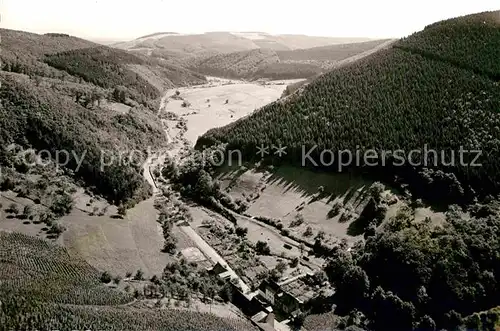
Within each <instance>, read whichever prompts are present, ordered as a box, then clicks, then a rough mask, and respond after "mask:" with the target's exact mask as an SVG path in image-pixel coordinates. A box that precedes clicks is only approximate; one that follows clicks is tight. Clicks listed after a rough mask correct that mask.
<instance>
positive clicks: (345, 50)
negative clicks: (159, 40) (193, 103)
mask: <svg viewBox="0 0 500 331" xmlns="http://www.w3.org/2000/svg"><path fill="white" fill-rule="evenodd" d="M389 41H390V40H374V41H368V42H362V43H354V44H341V45H330V46H322V47H315V48H308V49H297V50H289V51H275V50H270V49H253V50H249V51H241V52H234V53H228V54H217V55H207V56H199V57H191V58H185V59H184V62H182V61H180V62H178V63H179V64H180V65H182V66H184V67H186V68H188V69H190V70H193V71H198V72H200V73H203V74H206V75H210V76H218V77H226V78H236V79H251V80H252V79H259V78H268V79H298V78H309V77H313V76H315V75H318V74H320V73H322V72H325V71H327V70H329V69H331V68H333V67H335V66H336V65H338V64H339V63H340V62H341V61H343V60H345V59H348V58H350V57H354V56H356V55H359V54H362V53H364V52H368V51H370V50H373V49H376V48H378V47H381V46H383V45H385V44H386V43H387V42H389Z"/></svg>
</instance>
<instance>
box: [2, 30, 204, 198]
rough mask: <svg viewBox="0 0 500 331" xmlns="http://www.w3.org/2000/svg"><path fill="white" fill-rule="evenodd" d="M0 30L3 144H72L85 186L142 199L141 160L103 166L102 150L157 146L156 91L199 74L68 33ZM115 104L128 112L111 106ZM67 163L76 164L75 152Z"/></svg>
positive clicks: (56, 147) (68, 147)
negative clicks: (0, 39) (45, 33)
mask: <svg viewBox="0 0 500 331" xmlns="http://www.w3.org/2000/svg"><path fill="white" fill-rule="evenodd" d="M0 32H1V35H2V52H1V53H0V60H1V69H2V70H1V71H0V79H1V82H2V84H1V88H0V95H1V99H2V104H1V105H0V146H1V148H2V149H4V148H6V147H7V146H8V145H9V144H11V143H16V144H19V145H21V146H22V147H24V148H35V149H37V150H43V149H46V150H48V151H50V152H51V153H52V156H54V153H56V151H61V150H64V151H68V152H69V153H72V151H74V153H75V154H76V155H77V157H78V158H82V157H83V163H82V165H81V167H80V168H78V171H76V173H75V175H76V177H77V178H81V179H84V180H85V184H86V185H88V186H93V187H94V188H95V189H96V191H97V192H98V193H101V194H103V195H104V196H106V197H107V198H108V199H109V200H110V201H112V202H114V203H125V202H127V201H130V202H131V203H133V201H137V200H140V199H142V198H144V197H145V192H147V187H146V185H145V183H144V181H143V178H142V176H141V171H142V169H141V167H140V162H139V161H137V162H135V165H134V166H131V165H129V164H126V163H124V162H121V161H120V162H114V164H113V165H112V166H107V167H104V168H101V155H102V154H103V153H106V154H107V155H109V157H110V158H111V155H114V156H115V157H116V156H117V155H118V153H119V152H118V151H119V150H121V151H128V152H129V153H130V151H132V150H138V151H144V152H145V151H146V149H147V147H148V146H152V147H153V149H154V148H159V147H161V146H162V144H163V143H164V142H165V136H164V133H163V131H162V129H161V126H160V124H158V123H157V122H156V118H155V116H156V115H155V112H156V110H157V107H158V105H159V99H160V97H161V96H162V93H163V92H164V91H165V90H166V88H172V87H175V86H179V85H181V84H197V83H203V82H204V81H205V78H204V77H203V76H201V75H199V74H195V73H193V72H191V71H189V70H186V69H183V68H179V67H176V66H173V65H170V64H166V63H165V62H164V61H163V60H156V59H150V58H146V57H140V56H136V55H132V54H129V53H127V52H125V51H121V50H117V49H112V48H107V47H104V46H100V45H97V44H94V43H91V42H88V41H85V40H82V39H78V38H75V37H71V36H67V35H61V34H48V35H37V34H32V33H26V32H20V31H12V30H5V29H3V30H1V31H0ZM153 74H154V75H153ZM120 104H121V105H122V108H123V109H128V111H127V112H126V113H123V112H121V113H120V112H118V111H115V110H113V109H114V107H113V105H120ZM115 108H116V107H115ZM118 108H119V107H118ZM143 155H145V154H143ZM2 165H4V164H2ZM67 168H68V169H71V170H76V169H77V161H76V160H75V158H73V159H72V160H71V162H70V163H69V164H68V165H67Z"/></svg>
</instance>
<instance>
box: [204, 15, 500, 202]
mask: <svg viewBox="0 0 500 331" xmlns="http://www.w3.org/2000/svg"><path fill="white" fill-rule="evenodd" d="M495 15H498V13H493V14H491V13H486V14H479V15H478V17H483V16H484V17H485V19H486V18H487V17H491V16H493V17H495ZM481 20H482V19H481V18H478V19H474V20H471V19H467V18H466V19H463V18H462V19H457V20H456V21H448V23H447V24H451V25H450V26H451V27H459V29H458V31H459V32H458V33H457V34H456V35H455V36H456V37H455V38H449V39H444V40H445V41H446V40H449V41H448V42H442V44H441V46H440V47H441V49H442V50H441V55H440V56H441V57H442V58H443V57H444V58H453V59H456V58H457V57H458V56H459V55H456V54H461V53H462V52H464V51H465V50H464V48H465V49H467V50H468V49H469V47H472V46H471V45H474V42H471V41H469V39H470V38H472V39H473V40H477V38H478V37H477V35H481V36H482V37H481V38H482V39H479V40H480V41H479V43H482V42H484V41H486V40H488V42H490V43H492V44H496V43H498V42H499V40H500V35H499V33H498V31H499V30H500V25H498V24H497V23H491V24H493V26H491V24H490V25H488V24H482V23H480V24H478V23H477V22H478V21H481ZM442 24H445V23H442ZM471 24H472V26H471ZM494 24H497V25H494ZM464 25H465V26H466V27H463V26H464ZM448 29H451V28H448ZM464 29H465V30H472V31H476V30H478V31H479V32H475V33H474V34H473V35H471V36H470V38H469V36H468V35H466V36H467V38H464V35H463V34H461V32H462V31H463V30H464ZM428 31H431V32H432V31H433V28H432V27H431V28H428V29H426V30H424V31H422V32H421V33H418V34H416V35H414V36H411V37H409V38H408V39H407V40H404V41H402V42H400V43H399V44H397V45H396V47H395V48H393V49H390V50H385V51H381V52H378V53H377V54H374V55H372V56H369V57H367V58H365V59H363V60H361V61H359V62H356V63H354V64H352V65H349V66H346V67H343V68H340V69H338V70H334V71H332V72H330V73H328V74H325V75H323V76H322V77H320V78H319V79H317V80H316V81H314V82H313V83H311V84H310V85H308V86H307V87H306V88H305V90H304V92H303V93H302V94H301V95H299V96H294V97H292V98H289V99H287V100H285V101H283V102H276V103H274V104H271V105H269V106H267V107H264V108H263V109H262V110H261V111H259V112H257V113H255V114H253V115H252V116H250V117H249V118H246V119H244V120H241V121H238V122H236V123H234V124H232V125H230V126H227V127H225V128H221V129H214V130H212V131H210V132H208V133H207V134H206V135H205V136H204V137H202V138H201V139H200V140H199V142H198V143H199V145H200V146H201V145H209V144H210V143H216V142H229V143H230V146H229V148H231V149H235V148H241V149H243V150H244V152H245V154H246V155H247V156H248V157H249V158H251V157H252V156H254V155H255V147H254V146H256V145H260V144H261V143H268V144H276V142H279V141H281V142H282V143H283V144H284V145H287V146H288V150H287V151H288V155H287V156H286V158H287V159H288V161H289V162H292V163H300V161H301V159H300V155H301V147H302V144H305V145H306V146H307V147H308V148H306V150H309V147H310V146H313V145H315V144H318V145H319V148H318V150H319V151H321V150H323V149H324V148H333V150H334V151H335V150H343V149H346V148H348V149H351V150H353V151H355V150H356V148H357V146H361V147H362V148H366V149H370V148H376V149H382V150H384V149H385V150H397V149H399V148H403V149H405V150H406V151H410V150H412V149H416V148H417V149H422V148H423V145H424V144H428V146H429V148H435V149H437V150H442V149H444V150H446V151H447V152H448V156H449V153H450V150H451V149H454V150H458V149H459V146H461V145H462V146H464V148H466V149H468V148H469V149H482V150H484V151H485V153H484V154H483V159H482V160H481V161H482V163H483V167H481V168H473V169H466V168H463V167H456V168H451V169H450V168H444V169H443V168H441V167H438V169H437V170H440V169H441V170H444V172H447V173H448V174H446V175H443V174H442V173H436V172H432V170H431V171H430V173H429V171H427V172H426V171H424V170H422V169H416V170H417V171H415V169H411V168H407V167H399V168H398V169H392V170H387V168H386V169H385V170H384V169H382V170H383V171H382V172H383V173H384V174H387V173H389V174H391V173H396V171H397V172H398V173H399V174H400V175H401V176H403V177H404V178H405V179H406V180H407V181H409V182H410V184H411V185H412V188H413V189H414V190H415V191H416V192H417V193H418V194H420V195H424V196H425V195H426V196H427V197H429V198H439V196H441V197H442V196H445V197H447V199H448V200H449V201H455V202H457V201H459V200H460V199H461V198H463V196H464V194H465V195H467V193H471V194H473V193H472V191H469V192H463V191H462V190H464V191H467V188H468V185H470V186H472V187H473V188H474V190H476V191H482V193H485V194H487V193H489V192H496V191H497V185H498V183H499V182H500V177H499V173H498V171H497V170H496V169H497V168H498V166H499V164H498V163H497V160H498V155H497V154H496V153H497V151H498V149H497V146H498V144H499V135H500V132H499V131H498V124H499V123H500V115H499V114H498V109H499V107H500V105H499V103H498V102H499V100H500V95H499V93H500V90H499V88H498V83H497V82H495V81H493V80H491V79H490V78H491V75H489V74H484V75H480V76H478V75H475V74H474V72H477V71H481V70H489V71H491V70H493V69H491V68H495V67H494V66H495V65H496V62H492V61H493V59H498V58H499V57H500V54H499V51H500V48H488V49H487V51H489V53H484V54H483V53H482V52H479V53H475V50H474V49H470V52H471V53H473V54H474V53H475V59H476V60H475V62H474V66H475V68H476V69H474V71H471V70H469V69H467V68H464V66H457V65H456V63H455V62H452V63H450V62H449V61H444V60H438V59H436V58H435V57H432V56H428V55H425V54H423V55H422V54H420V53H416V52H413V51H412V52H410V51H407V50H402V49H399V48H400V46H401V45H403V46H404V45H407V44H408V43H410V42H412V40H422V42H420V43H417V42H414V43H416V44H417V45H420V44H421V45H422V47H427V48H429V47H430V48H432V46H427V45H432V44H433V42H434V41H435V40H436V38H433V37H432V34H431V35H430V36H429V37H428V38H427V37H426V36H427V35H428ZM447 35H449V34H447ZM459 36H460V38H459ZM456 40H458V41H456ZM481 40H482V41H481ZM398 47H399V48H398ZM414 48H415V46H414ZM483 51H485V50H483ZM467 67H472V64H467ZM481 68H483V69H481ZM285 132H286V134H284V133H285ZM486 152H487V153H486ZM318 154H319V153H313V157H314V158H315V159H316V160H318V159H319V155H318ZM334 167H335V168H336V166H335V165H334ZM372 172H373V171H372ZM450 173H451V174H450ZM454 176H456V177H458V179H459V180H460V181H461V182H462V184H463V187H462V186H461V185H460V184H458V183H457V181H456V180H455V178H454ZM429 178H435V180H434V181H432V180H430V179H429ZM441 183H444V184H443V185H441Z"/></svg>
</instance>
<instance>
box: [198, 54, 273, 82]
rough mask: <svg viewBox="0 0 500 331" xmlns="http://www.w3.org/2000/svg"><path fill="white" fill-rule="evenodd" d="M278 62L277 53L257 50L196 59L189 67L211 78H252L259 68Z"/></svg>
mask: <svg viewBox="0 0 500 331" xmlns="http://www.w3.org/2000/svg"><path fill="white" fill-rule="evenodd" d="M277 62H279V58H278V56H277V55H276V52H274V51H271V50H262V49H255V50H251V51H243V52H236V53H230V54H218V55H215V56H210V57H208V58H198V59H194V60H192V61H191V62H190V63H189V64H188V67H189V68H190V69H191V70H196V71H198V72H201V73H204V74H206V75H210V76H216V77H228V78H250V77H252V76H253V75H254V73H255V71H256V70H257V69H258V68H259V67H261V66H266V65H268V64H272V63H277Z"/></svg>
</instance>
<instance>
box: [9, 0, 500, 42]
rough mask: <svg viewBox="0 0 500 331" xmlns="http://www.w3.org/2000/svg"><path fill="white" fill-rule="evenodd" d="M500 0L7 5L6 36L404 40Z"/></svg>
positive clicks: (56, 0)
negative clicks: (263, 35)
mask: <svg viewBox="0 0 500 331" xmlns="http://www.w3.org/2000/svg"><path fill="white" fill-rule="evenodd" d="M498 9H500V1H499V0H455V1H453V0H414V1H405V0H341V1H339V0H305V1H304V0H301V1H297V0H248V1H241V0H175V1H172V0H140V1H131V0H0V14H1V16H2V20H1V23H0V26H1V27H3V28H9V29H16V30H25V31H31V32H37V33H46V32H65V33H69V34H72V35H76V36H80V37H84V38H93V39H95V38H100V39H132V38H136V37H139V36H142V35H145V34H150V33H153V32H163V31H165V32H167V31H168V32H169V31H174V32H184V33H200V32H206V31H264V32H269V33H273V34H280V33H294V34H307V35H317V36H334V37H371V38H378V37H401V36H405V35H408V34H410V33H412V32H415V31H418V30H421V29H422V28H423V27H424V26H425V25H427V24H430V23H433V22H435V21H439V20H441V19H445V18H450V17H455V16H460V15H464V14H469V13H475V12H481V11H486V10H498Z"/></svg>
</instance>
